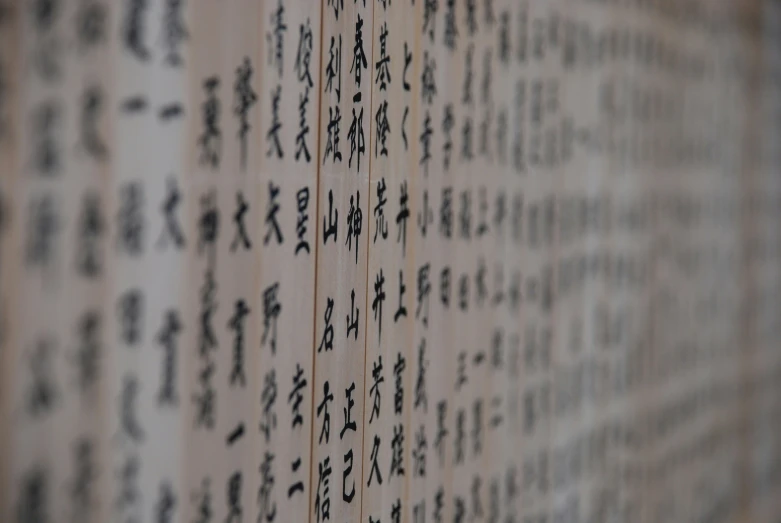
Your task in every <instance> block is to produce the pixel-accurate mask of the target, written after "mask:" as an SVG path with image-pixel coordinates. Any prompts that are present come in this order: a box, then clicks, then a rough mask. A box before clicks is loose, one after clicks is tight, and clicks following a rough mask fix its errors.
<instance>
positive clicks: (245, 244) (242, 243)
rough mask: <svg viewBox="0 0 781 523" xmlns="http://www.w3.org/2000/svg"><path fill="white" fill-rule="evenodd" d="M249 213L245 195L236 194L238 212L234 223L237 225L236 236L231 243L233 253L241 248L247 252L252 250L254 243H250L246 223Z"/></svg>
mask: <svg viewBox="0 0 781 523" xmlns="http://www.w3.org/2000/svg"><path fill="white" fill-rule="evenodd" d="M247 212H249V205H248V204H247V200H245V199H244V193H242V192H241V191H238V192H237V193H236V212H235V213H233V223H234V224H235V225H236V234H235V235H234V237H233V241H232V242H231V251H232V252H235V251H236V249H238V248H239V247H242V248H244V249H245V250H248V249H251V248H252V242H250V239H249V234H247V226H246V224H245V222H244V218H245V217H246V214H247Z"/></svg>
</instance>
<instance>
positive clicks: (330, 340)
mask: <svg viewBox="0 0 781 523" xmlns="http://www.w3.org/2000/svg"><path fill="white" fill-rule="evenodd" d="M333 312H334V300H332V299H331V298H328V297H326V301H325V314H324V317H325V330H324V331H323V337H322V339H321V340H320V345H318V346H317V352H322V351H323V348H325V350H326V352H328V351H332V350H334V326H333V325H331V315H332V314H333Z"/></svg>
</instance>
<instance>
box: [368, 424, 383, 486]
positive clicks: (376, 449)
mask: <svg viewBox="0 0 781 523" xmlns="http://www.w3.org/2000/svg"><path fill="white" fill-rule="evenodd" d="M380 443H381V440H380V437H379V436H378V435H377V434H375V435H374V441H373V442H372V450H371V455H370V456H369V459H371V462H372V464H371V468H370V469H369V481H367V482H366V486H367V487H371V486H372V478H373V477H375V476H377V483H378V484H379V485H382V473H381V472H380V466H379V465H378V464H377V459H378V458H379V455H380Z"/></svg>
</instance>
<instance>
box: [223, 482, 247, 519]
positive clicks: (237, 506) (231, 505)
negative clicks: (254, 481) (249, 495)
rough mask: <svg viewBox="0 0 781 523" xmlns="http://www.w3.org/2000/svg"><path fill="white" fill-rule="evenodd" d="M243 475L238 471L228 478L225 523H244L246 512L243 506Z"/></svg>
mask: <svg viewBox="0 0 781 523" xmlns="http://www.w3.org/2000/svg"><path fill="white" fill-rule="evenodd" d="M241 487H242V475H241V472H240V471H236V472H234V473H233V474H231V476H230V478H228V489H227V494H228V496H227V507H228V515H227V516H226V517H225V523H242V519H243V514H244V510H243V508H242V506H241Z"/></svg>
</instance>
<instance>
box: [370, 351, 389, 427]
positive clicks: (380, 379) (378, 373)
mask: <svg viewBox="0 0 781 523" xmlns="http://www.w3.org/2000/svg"><path fill="white" fill-rule="evenodd" d="M384 382H385V377H384V376H383V375H382V355H379V356H378V357H377V361H375V362H374V364H373V365H372V386H371V388H370V389H369V395H370V396H371V397H372V412H371V415H370V416H369V423H370V424H371V423H372V422H373V421H374V418H375V417H377V418H379V416H380V405H381V401H382V394H381V393H380V385H382V384H383V383H384Z"/></svg>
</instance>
